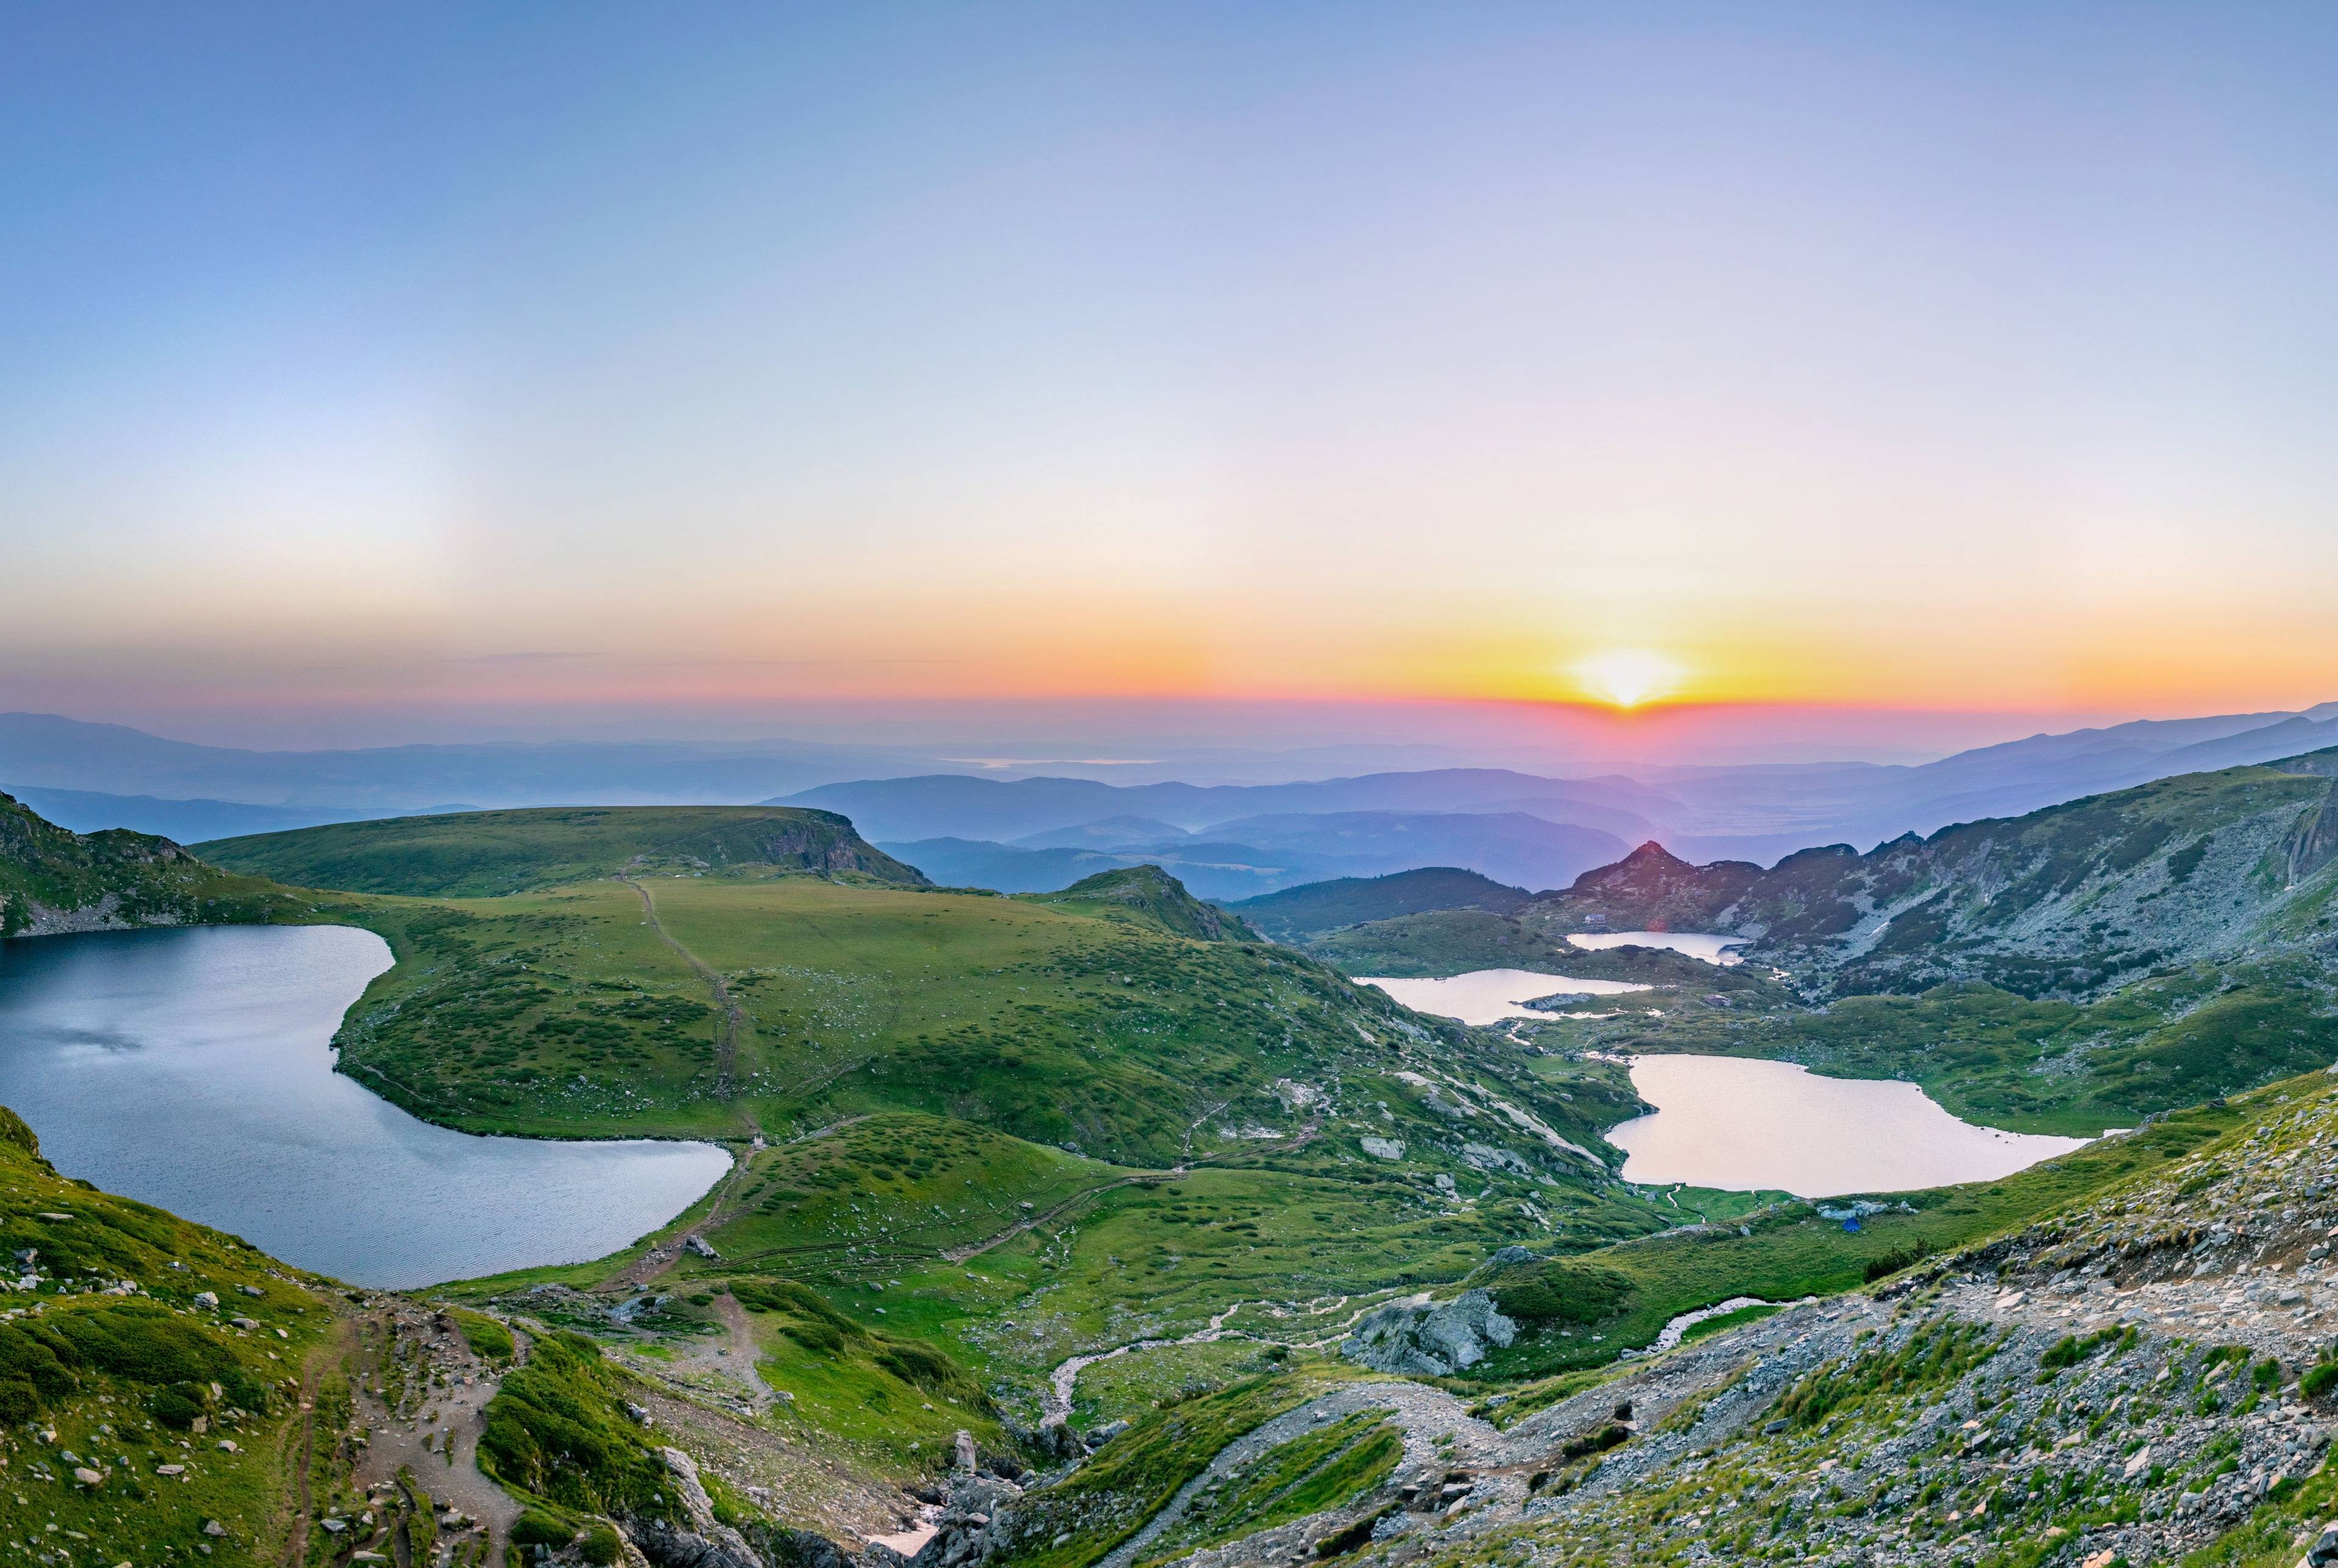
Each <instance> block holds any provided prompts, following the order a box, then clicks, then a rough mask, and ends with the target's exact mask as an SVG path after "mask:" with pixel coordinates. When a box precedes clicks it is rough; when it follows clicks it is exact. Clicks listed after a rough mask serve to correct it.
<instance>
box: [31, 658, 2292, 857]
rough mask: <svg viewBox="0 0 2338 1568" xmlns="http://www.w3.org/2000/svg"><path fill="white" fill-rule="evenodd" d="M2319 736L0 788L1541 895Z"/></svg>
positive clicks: (451, 748) (70, 816)
mask: <svg viewBox="0 0 2338 1568" xmlns="http://www.w3.org/2000/svg"><path fill="white" fill-rule="evenodd" d="M2333 745H2338V703H2323V704H2320V705H2319V706H2316V707H2313V708H2309V709H2305V710H2303V711H2296V712H2266V713H2245V714H2225V715H2219V716H2215V717H2209V718H2198V719H2183V720H2138V721H2137V722H2134V723H2129V724H2120V725H2115V726H2111V727H2108V728H2105V729H2097V730H2074V731H2071V732H2068V733H2066V734H2058V735H2035V736H2031V737H2029V738H2028V739H2026V740H2015V741H2009V742H2007V743H2005V744H2002V745H1998V746H1989V747H1983V748H1979V749H1978V750H1970V751H1964V752H1960V753H1958V754H1957V755H1955V756H1952V757H1947V758H1943V759H1941V760H1939V761H1936V762H1930V763H1925V764H1922V765H1920V766H1916V767H1899V766H1882V765H1878V764H1872V763H1864V762H1843V763H1810V764H1793V765H1766V766H1730V767H1708V768H1681V767H1667V768H1647V769H1634V770H1633V772H1632V773H1631V774H1630V775H1628V776H1627V775H1626V774H1623V773H1615V772H1608V773H1602V774H1600V775H1598V776H1596V777H1591V778H1581V779H1562V778H1549V777H1544V776H1542V775H1539V774H1535V773H1528V772H1521V771H1518V770H1515V769H1499V768H1443V769H1425V770H1420V771H1413V772H1378V773H1365V774H1360V775H1358V776H1355V777H1352V778H1339V779H1320V780H1314V781H1309V782H1301V783H1267V784H1217V785H1196V784H1189V783H1177V782H1154V783H1144V784H1129V785H1115V784H1107V783H1103V782H1099V781H1097V780H1095V779H1080V778H1056V777H1050V776H1044V775H1042V776H1036V777H1028V778H1003V777H999V776H997V769H985V768H983V767H981V766H979V765H977V764H975V763H972V762H968V761H966V760H963V759H961V760H955V761H953V760H947V759H944V758H941V757H938V756H936V755H934V754H932V753H931V752H928V751H920V750H916V749H911V748H895V749H887V748H871V747H851V746H831V745H822V744H817V743H810V742H801V741H794V740H754V741H742V742H737V743H733V744H705V743H684V742H667V741H639V742H581V741H579V742H553V743H545V744H522V743H516V742H482V743H476V744H466V745H437V746H396V747H379V748H371V749H364V750H342V751H251V750H239V749H236V748H231V747H220V746H201V745H194V744H192V743H189V742H184V741H177V740H163V739H161V738H159V737H156V736H152V735H148V734H145V733H143V732H142V731H140V730H131V729H126V728H124V727H122V726H120V725H107V724H86V723H82V722H79V721H77V720H70V719H64V718H60V717H57V716H55V715H53V714H25V713H17V714H0V788H5V789H10V790H12V791H13V792H15V794H16V795H17V796H18V797H19V798H20V799H24V800H25V801H26V802H27V803H29V804H31V805H33V806H34V807H35V808H36V809H39V810H41V811H42V812H43V813H44V815H46V816H47V817H49V818H51V819H53V820H54V821H57V822H58V823H60V824H62V825H64V826H65V827H68V828H74V829H76V830H80V831H90V830H94V829H98V828H113V827H121V828H133V829H136V830H139V831H143V832H151V833H159V834H162V835H164V836H167V837H171V838H178V839H180V840H182V841H193V840H199V839H210V838H222V837H235V836H241V835H244V834H250V833H254V832H269V831H279V830H284V829H289V828H299V827H306V826H312V825H317V824H321V823H332V822H346V821H355V820H366V819H373V818H382V817H390V816H409V815H416V814H427V813H434V812H444V811H455V810H469V809H482V808H515V807H536V806H554V805H635V804H705V805H717V804H727V805H738V804H750V803H759V804H764V805H786V806H801V807H812V808H816V809H825V810H830V811H836V812H839V813H841V814H842V815H844V816H847V817H849V818H851V820H852V822H853V824H854V826H855V828H857V829H858V830H859V831H860V833H862V834H863V835H865V836H866V837H867V838H869V839H871V840H873V841H877V842H879V843H882V844H884V845H886V846H888V848H889V850H890V851H891V852H892V853H895V854H897V855H899V856H900V857H901V858H905V859H908V860H909V861H910V862H912V863H913V864H916V865H918V866H919V867H921V868H922V869H924V870H925V871H926V872H927V873H928V875H930V876H932V877H935V878H937V879H938V880H940V881H943V882H947V883H951V884H953V885H958V886H979V887H993V888H997V889H999V890H1001V891H1016V892H1044V891H1050V890H1053V889H1055V888H1059V887H1066V886H1067V885H1069V884H1070V883H1072V882H1074V881H1076V880H1078V879H1079V878H1081V877H1088V876H1093V875H1095V874H1096V873H1098V872H1100V871H1106V870H1111V869H1114V868H1115V867H1125V866H1132V865H1138V864H1144V863H1148V862H1150V863H1156V864H1160V865H1163V866H1165V867H1170V868H1171V869H1172V870H1174V871H1175V873H1176V874H1177V875H1178V876H1180V877H1184V879H1185V880H1186V881H1187V883H1188V884H1189V885H1191V886H1192V887H1194V890H1195V891H1196V892H1198V893H1201V894H1203V895H1204V896H1206V897H1213V898H1218V899H1238V898H1244V897H1256V896H1258V895H1260V894H1262V893H1266V892H1270V891H1272V890H1275V889H1278V888H1282V887H1293V886H1298V885H1303V884H1305V883H1308V882H1312V881H1320V880H1325V879H1331V878H1337V877H1372V876H1378V875H1381V874H1384V873H1387V872H1391V871H1398V870H1405V869H1410V868H1414V867H1424V866H1449V867H1459V868H1462V869H1467V870H1470V871H1474V872H1477V873H1478V874H1480V875H1483V876H1487V877H1493V878H1495V879H1497V880H1499V881H1502V882H1506V883H1515V884H1518V885H1520V886H1524V887H1560V886H1564V885H1565V884H1567V882H1569V881H1571V880H1572V879H1573V878H1574V877H1576V876H1577V875H1578V874H1579V873H1581V872H1582V871H1584V870H1586V869H1588V868H1590V867H1594V866H1597V865H1600V864H1603V863H1605V862H1606V861H1609V860H1613V859H1615V858H1616V857H1617V856H1618V855H1619V854H1620V853H1621V852H1622V850H1623V848H1625V847H1626V846H1628V845H1630V844H1634V843H1640V842H1644V841H1646V840H1650V839H1653V840H1655V841H1657V842H1659V843H1662V844H1663V845H1664V846H1665V848H1666V849H1667V850H1668V851H1670V852H1672V853H1674V854H1675V855H1678V856H1680V857H1681V858H1685V859H1687V860H1692V861H1699V862H1703V861H1713V860H1744V861H1750V862H1753V863H1756V864H1759V865H1764V866H1766V865H1770V864H1773V863H1774V862H1776V861H1777V860H1779V859H1780V858H1783V857H1784V856H1787V855H1789V854H1792V853H1793V852H1794V851H1796V850H1800V849H1804V848H1810V847H1812V846H1815V845H1828V844H1848V845H1850V846H1852V847H1853V848H1865V847H1871V846H1874V845H1877V844H1881V843H1883V842H1886V841H1888V840H1890V839H1893V838H1899V837H1900V836H1901V835H1903V834H1905V833H1909V832H1915V833H1919V834H1926V833H1931V832H1934V831H1937V830H1938V829H1939V828H1942V827H1945V826H1947V825H1949V824H1950V823H1952V822H1966V821H1973V820H1977V819H1982V818H1998V817H2011V816H2019V815H2020V814H2022V813H2024V812H2028V811H2033V810H2036V809H2040V808H2042V807H2046V806H2051V805H2055V804H2058V803H2059V802H2061V801H2065V800H2071V799H2077V798H2078V797H2080V796H2084V795H2089V794H2097V793H2101V792H2104V791H2107V790H2115V789H2127V788H2130V787H2132V786H2135V785H2137V784H2143V783H2147V782H2150V781H2151V780H2153V779H2163V778H2167V777H2171V776H2174V775H2176V774H2181V773H2188V772H2198V771H2203V770H2209V769H2218V768H2225V767H2230V766H2235V765H2243V764H2249V763H2256V762H2267V761H2273V760H2278V759H2281V758H2284V757H2291V756H2296V755H2299V754H2302V753H2304V752H2307V751H2312V750H2317V749H2322V748H2326V747H2330V746H2333Z"/></svg>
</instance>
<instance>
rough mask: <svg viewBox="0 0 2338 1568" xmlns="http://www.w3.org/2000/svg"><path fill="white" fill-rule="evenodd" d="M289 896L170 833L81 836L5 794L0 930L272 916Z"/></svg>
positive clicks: (0, 824)
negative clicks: (225, 867) (200, 854)
mask: <svg viewBox="0 0 2338 1568" xmlns="http://www.w3.org/2000/svg"><path fill="white" fill-rule="evenodd" d="M292 912H293V906H292V903H291V901H290V898H289V897H286V896H285V895H283V894H282V893H280V892H279V891H278V890H277V889H275V888H273V887H270V886H269V885H268V884H267V883H264V882H261V881H259V880H257V879H255V878H252V877H237V876H233V875H231V874H229V873H227V872H222V871H221V870H219V869H218V868H217V867H212V866H208V865H205V864H204V863H203V862H202V861H201V860H199V859H197V858H195V857H194V856H192V855H190V854H189V853H188V852H187V851H186V850H184V849H182V848H180V847H179V846H178V845H176V844H173V843H172V842H171V841H170V840H169V839H168V838H154V837H153V836H152V835H150V834H145V833H132V832H129V831H127V830H126V829H123V828H111V829H108V830H106V831H104V832H102V833H74V832H69V831H67V830H66V829H64V828H60V827H58V826H57V825H56V824H55V823H54V822H50V821H47V820H45V819H44V818H42V817H41V816H40V815H38V814H37V813H36V812H34V811H33V810H32V809H30V808H28V807H26V806H25V805H24V804H23V803H22V802H20V801H18V800H16V799H14V798H12V797H10V796H7V795H0V936H54V935H58V934H62V933H65V932H73V931H123V930H129V929H132V928H133V927H136V926H187V925H198V924H203V923H207V922H231V921H232V922H243V921H251V920H268V919H272V918H276V917H278V916H289V915H290V914H291V913H292Z"/></svg>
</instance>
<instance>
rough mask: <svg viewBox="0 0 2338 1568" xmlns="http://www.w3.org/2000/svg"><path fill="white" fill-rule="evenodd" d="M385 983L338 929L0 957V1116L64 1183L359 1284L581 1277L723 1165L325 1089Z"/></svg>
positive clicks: (366, 940) (700, 1147)
mask: <svg viewBox="0 0 2338 1568" xmlns="http://www.w3.org/2000/svg"><path fill="white" fill-rule="evenodd" d="M389 964H390V955H389V948H388V946H387V945H386V944H385V943H384V942H383V941H382V940H381V938H380V937H378V936H375V935H373V933H371V932H369V931H359V930H353V929H351V928H349V927H347V926H202V927H196V928H192V929H187V930H172V931H133V932H119V933H106V934H103V935H97V936H41V937H34V938H30V939H23V938H20V939H17V940H15V941H9V942H5V943H0V1104H5V1105H8V1106H9V1107H11V1108H12V1109H14V1110H15V1112H17V1113H18V1114H19V1115H21V1116H23V1117H24V1118H25V1121H26V1122H30V1123H31V1124H32V1127H33V1131H34V1132H37V1133H38V1134H40V1139H41V1151H42V1152H43V1153H44V1154H46V1155H47V1156H48V1157H49V1159H50V1160H51V1161H54V1163H55V1165H56V1167H57V1169H58V1170H60V1171H64V1173H65V1174H66V1175H68V1176H78V1177H82V1178H84V1179H85V1180H88V1181H93V1182H95V1183H96V1184H97V1185H99V1186H100V1187H103V1188H105V1189H106V1190H107V1191H113V1192H120V1193H123V1194H125V1195H127V1196H129V1197H133V1198H137V1199H141V1200H142V1201H146V1202H149V1203H155V1204H160V1205H161V1206H162V1207H163V1208H165V1209H169V1210H172V1211H174V1212H176V1213H179V1214H182V1215H184V1216H185V1217H187V1218H188V1219H191V1220H201V1221H202V1222H203V1223H204V1224H207V1225H214V1226H217V1227H219V1228H220V1229H221V1230H230V1231H233V1232H234V1233H235V1234H237V1235H239V1236H241V1237H243V1238H244V1239H245V1240H248V1241H251V1243H252V1244H253V1245H255V1246H258V1247H260V1248H262V1249H264V1250H267V1251H270V1252H272V1253H274V1254H276V1255H277V1256H278V1257H280V1258H283V1259H287V1260H288V1261H290V1262H293V1263H297V1264H299V1265H300V1266H301V1267H303V1268H307V1269H317V1270H318V1271H319V1272H321V1273H326V1274H332V1275H336V1276H338V1277H339V1278H341V1279H349V1280H352V1281H355V1282H357V1283H360V1284H367V1285H383V1286H393V1285H421V1284H429V1283H435V1282H437V1281H439V1280H443V1279H462V1278H466V1277H469V1276H474V1275H479V1274H489V1273H496V1272H499V1271H501V1270H503V1269H518V1268H525V1267H531V1266H535V1265H540V1264H548V1263H567V1262H581V1261H583V1260H585V1259H590V1258H597V1257H599V1256H601V1255H602V1254H604V1253H606V1252H611V1251H614V1250H616V1249H618V1248H620V1247H623V1246H624V1245H625V1244H626V1243H628V1242H630V1241H632V1240H635V1239H636V1238H638V1237H640V1236H642V1235H643V1234H644V1233H645V1232H647V1231H650V1230H655V1229H657V1228H658V1227H659V1226H660V1225H663V1223H665V1222H666V1221H667V1220H671V1219H672V1218H673V1216H674V1215H676V1214H678V1213H680V1212H681V1211H682V1210H683V1209H685V1208H687V1207H689V1205H690V1204H691V1203H692V1202H693V1201H695V1200H696V1199H697V1198H699V1197H700V1196H701V1195H702V1194H703V1193H704V1192H705V1191H707V1189H709V1188H710V1187H712V1185H713V1184H714V1182H715V1181H717V1180H718V1179H719V1178H721V1177H722V1174H723V1173H724V1171H727V1170H728V1169H729V1168H730V1158H729V1156H728V1155H726V1154H725V1153H724V1152H722V1150H721V1149H720V1148H718V1147H716V1146H715V1145H713V1144H710V1143H679V1142H653V1141H648V1140H627V1141H623V1142H589V1143H588V1142H546V1141H542V1140H537V1139H529V1138H481V1137H475V1136H473V1135H471V1134H469V1133H465V1132H450V1131H448V1130H447V1129H446V1128H444V1127H434V1126H432V1125H430V1124H429V1123H428V1122H420V1121H417V1120H416V1119H415V1118H414V1117H412V1116H409V1115H408V1114H407V1113H406V1112H403V1111H401V1110H399V1109H398V1107H396V1106H395V1105H392V1104H390V1103H388V1101H386V1100H383V1099H381V1098H379V1097H378V1096H377V1095H375V1094H373V1093H370V1092H369V1091H368V1090H366V1089H363V1088H361V1087H359V1085H358V1084H357V1083H355V1082H354V1081H352V1080H350V1079H349V1078H345V1077H343V1076H341V1075H340V1074H339V1073H335V1072H334V1071H333V1070H332V1067H333V1054H332V1051H331V1049H330V1046H329V1042H330V1041H331V1039H332V1035H333V1031H334V1029H335V1028H336V1027H338V1026H339V1023H340V1019H341V1014H343V1013H344V1012H345V1011H347V1010H348V1008H349V1004H351V1003H352V1002H354V1001H356V1000H357V999H358V996H359V994H360V993H362V992H363V991H364V989H365V987H366V984H367V982H368V981H369V980H371V979H372V978H373V977H374V976H375V975H378V974H380V973H381V972H382V971H383V970H385V969H388V967H389Z"/></svg>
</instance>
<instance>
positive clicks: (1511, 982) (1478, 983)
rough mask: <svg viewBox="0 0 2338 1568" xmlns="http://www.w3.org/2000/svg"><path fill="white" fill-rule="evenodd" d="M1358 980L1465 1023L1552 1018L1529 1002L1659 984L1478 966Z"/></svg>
mask: <svg viewBox="0 0 2338 1568" xmlns="http://www.w3.org/2000/svg"><path fill="white" fill-rule="evenodd" d="M1356 984H1357V985H1377V986H1379V987H1380V989H1381V990H1383V991H1385V992H1387V993H1388V994H1389V995H1391V996H1393V997H1395V998H1396V999H1397V1000H1398V1001H1400V1002H1401V1003H1403V1004H1404V1005H1406V1006H1408V1007H1410V1008H1412V1009H1414V1010H1415V1011H1416V1012H1420V1013H1434V1014H1437V1015H1438V1016H1439V1017H1440V1018H1458V1019H1459V1020H1460V1021H1461V1022H1462V1023H1464V1024H1498V1023H1500V1022H1501V1021H1502V1020H1503V1019H1505V1018H1548V1017H1551V1016H1552V1014H1548V1013H1544V1012H1539V1011H1537V1010H1536V1009H1535V1008H1532V1007H1528V1006H1527V1005H1526V1004H1527V1003H1528V1002H1533V1001H1537V1000H1539V999H1540V998H1542V997H1545V996H1565V995H1580V996H1616V995H1622V994H1623V993H1625V992H1626V991H1647V990H1652V989H1654V987H1652V986H1648V985H1640V984H1638V983H1637V982H1636V981H1631V980H1572V979H1569V978H1568V977H1567V976H1566V975H1543V974H1538V973H1537V972H1536V971H1534V970H1532V969H1473V970H1471V971H1470V972H1469V974H1467V975H1454V976H1452V977H1451V978H1450V979H1446V980H1396V979H1377V980H1375V979H1369V978H1366V977H1364V976H1361V975H1359V976H1358V977H1357V979H1356Z"/></svg>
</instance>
